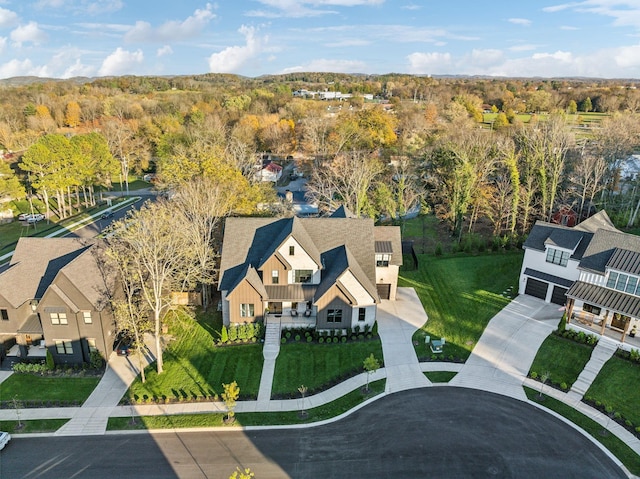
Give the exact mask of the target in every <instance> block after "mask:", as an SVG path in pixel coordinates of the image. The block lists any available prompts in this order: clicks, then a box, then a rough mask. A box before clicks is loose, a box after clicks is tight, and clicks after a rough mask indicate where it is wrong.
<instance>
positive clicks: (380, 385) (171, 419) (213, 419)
mask: <svg viewBox="0 0 640 479" xmlns="http://www.w3.org/2000/svg"><path fill="white" fill-rule="evenodd" d="M384 388H385V380H384V379H381V380H379V381H374V382H372V383H371V384H369V392H368V393H367V394H364V393H363V392H362V391H361V390H359V389H358V390H356V391H351V392H350V393H348V394H346V395H344V396H342V397H341V398H340V399H336V400H335V401H333V402H330V403H328V404H324V405H322V406H318V407H316V408H313V409H305V411H306V412H307V415H306V417H300V416H299V415H298V413H299V411H285V412H254V413H236V415H235V417H236V422H235V423H234V424H233V426H266V425H269V426H273V425H286V424H305V423H311V422H315V421H322V420H323V419H329V418H332V417H336V416H339V415H340V414H342V413H345V412H347V411H348V410H350V409H352V408H354V407H355V406H357V405H358V404H360V403H361V402H363V401H365V400H367V399H369V398H370V397H373V396H375V395H377V394H380V393H382V392H384ZM224 416H225V414H224V413H220V414H181V415H172V416H142V417H137V418H136V420H135V423H132V422H131V418H130V417H117V418H116V417H112V418H110V419H109V422H108V425H107V430H109V431H114V430H122V429H171V428H182V427H220V426H225V423H224V422H223V418H224Z"/></svg>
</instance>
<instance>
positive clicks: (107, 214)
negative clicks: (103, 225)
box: [100, 211, 113, 220]
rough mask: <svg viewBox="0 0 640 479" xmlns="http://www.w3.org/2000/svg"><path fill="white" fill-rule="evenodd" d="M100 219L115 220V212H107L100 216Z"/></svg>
mask: <svg viewBox="0 0 640 479" xmlns="http://www.w3.org/2000/svg"><path fill="white" fill-rule="evenodd" d="M100 218H102V219H103V220H104V219H107V218H113V211H105V212H103V213H102V214H101V215H100Z"/></svg>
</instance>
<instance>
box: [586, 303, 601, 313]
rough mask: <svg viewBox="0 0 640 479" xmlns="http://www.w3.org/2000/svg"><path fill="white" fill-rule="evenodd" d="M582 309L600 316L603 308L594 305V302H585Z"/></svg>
mask: <svg viewBox="0 0 640 479" xmlns="http://www.w3.org/2000/svg"><path fill="white" fill-rule="evenodd" d="M582 311H585V312H587V313H591V314H595V315H596V316H599V315H600V312H601V311H602V310H601V309H600V308H599V307H598V306H594V305H593V304H587V303H584V304H583V305H582Z"/></svg>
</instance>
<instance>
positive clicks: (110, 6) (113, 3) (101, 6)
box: [82, 0, 124, 15]
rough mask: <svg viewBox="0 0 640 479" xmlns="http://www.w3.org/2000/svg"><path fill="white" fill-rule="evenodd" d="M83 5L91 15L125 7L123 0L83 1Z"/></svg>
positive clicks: (115, 10)
mask: <svg viewBox="0 0 640 479" xmlns="http://www.w3.org/2000/svg"><path fill="white" fill-rule="evenodd" d="M82 7H84V9H85V10H86V12H87V13H88V14H90V15H100V14H102V13H111V12H117V11H118V10H121V9H122V7H124V3H123V2H122V1H121V0H98V1H95V2H82Z"/></svg>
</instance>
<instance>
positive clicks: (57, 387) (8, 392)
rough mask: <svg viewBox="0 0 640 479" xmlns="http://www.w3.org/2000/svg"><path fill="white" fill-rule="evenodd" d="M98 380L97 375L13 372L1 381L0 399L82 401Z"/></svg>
mask: <svg viewBox="0 0 640 479" xmlns="http://www.w3.org/2000/svg"><path fill="white" fill-rule="evenodd" d="M99 381H100V378H99V377H93V376H92V377H70V378H66V377H49V376H46V377H45V376H36V375H33V374H17V373H14V374H12V375H11V376H9V377H8V378H7V379H6V380H5V381H3V382H2V386H1V387H0V401H11V400H12V399H14V398H15V399H17V400H19V401H70V402H72V401H77V402H79V403H82V402H84V401H85V400H86V399H87V398H88V397H89V395H90V394H91V393H92V392H93V390H94V389H95V387H96V386H97V385H98V382H99Z"/></svg>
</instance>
